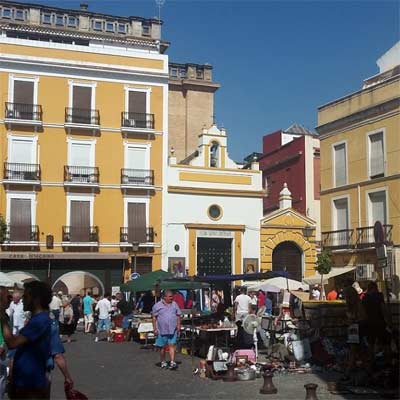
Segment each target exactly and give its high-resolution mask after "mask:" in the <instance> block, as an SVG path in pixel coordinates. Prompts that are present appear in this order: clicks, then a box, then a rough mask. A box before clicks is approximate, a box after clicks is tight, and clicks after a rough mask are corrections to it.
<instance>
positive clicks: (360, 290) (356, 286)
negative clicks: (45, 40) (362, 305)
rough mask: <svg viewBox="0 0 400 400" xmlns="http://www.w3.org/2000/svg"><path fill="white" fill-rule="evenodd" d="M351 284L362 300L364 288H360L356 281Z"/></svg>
mask: <svg viewBox="0 0 400 400" xmlns="http://www.w3.org/2000/svg"><path fill="white" fill-rule="evenodd" d="M351 286H352V287H353V289H354V290H355V291H356V292H357V294H358V297H359V299H360V300H362V299H363V297H364V296H365V292H364V290H362V288H361V286H360V284H359V283H358V282H357V281H355V282H354V283H353V284H352V285H351Z"/></svg>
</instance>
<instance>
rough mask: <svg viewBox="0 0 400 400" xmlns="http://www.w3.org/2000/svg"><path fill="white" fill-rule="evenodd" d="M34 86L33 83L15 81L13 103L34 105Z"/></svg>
mask: <svg viewBox="0 0 400 400" xmlns="http://www.w3.org/2000/svg"><path fill="white" fill-rule="evenodd" d="M34 85H35V83H34V82H33V81H26V80H18V79H15V80H14V85H13V86H14V87H13V90H14V93H13V103H19V104H34Z"/></svg>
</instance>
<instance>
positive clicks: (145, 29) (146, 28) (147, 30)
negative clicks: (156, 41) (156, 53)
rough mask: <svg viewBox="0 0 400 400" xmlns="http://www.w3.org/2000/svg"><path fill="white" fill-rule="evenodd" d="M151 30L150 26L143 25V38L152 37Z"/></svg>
mask: <svg viewBox="0 0 400 400" xmlns="http://www.w3.org/2000/svg"><path fill="white" fill-rule="evenodd" d="M150 29H151V27H150V25H148V24H143V25H142V35H143V36H150Z"/></svg>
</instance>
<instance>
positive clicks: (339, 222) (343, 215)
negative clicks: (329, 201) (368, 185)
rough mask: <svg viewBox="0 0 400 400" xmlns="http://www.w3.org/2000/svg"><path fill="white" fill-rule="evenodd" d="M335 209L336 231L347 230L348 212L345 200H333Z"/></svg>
mask: <svg viewBox="0 0 400 400" xmlns="http://www.w3.org/2000/svg"><path fill="white" fill-rule="evenodd" d="M334 204H335V209H336V230H342V229H349V225H348V223H349V210H348V204H347V199H339V200H334Z"/></svg>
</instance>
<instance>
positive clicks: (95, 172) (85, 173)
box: [64, 165, 100, 184]
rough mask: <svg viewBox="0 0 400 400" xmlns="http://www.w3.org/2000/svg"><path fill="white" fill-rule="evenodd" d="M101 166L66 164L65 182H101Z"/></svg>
mask: <svg viewBox="0 0 400 400" xmlns="http://www.w3.org/2000/svg"><path fill="white" fill-rule="evenodd" d="M99 177H100V174H99V168H98V167H82V166H75V165H65V166H64V182H69V183H76V184H78V183H82V184H97V183H99Z"/></svg>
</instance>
